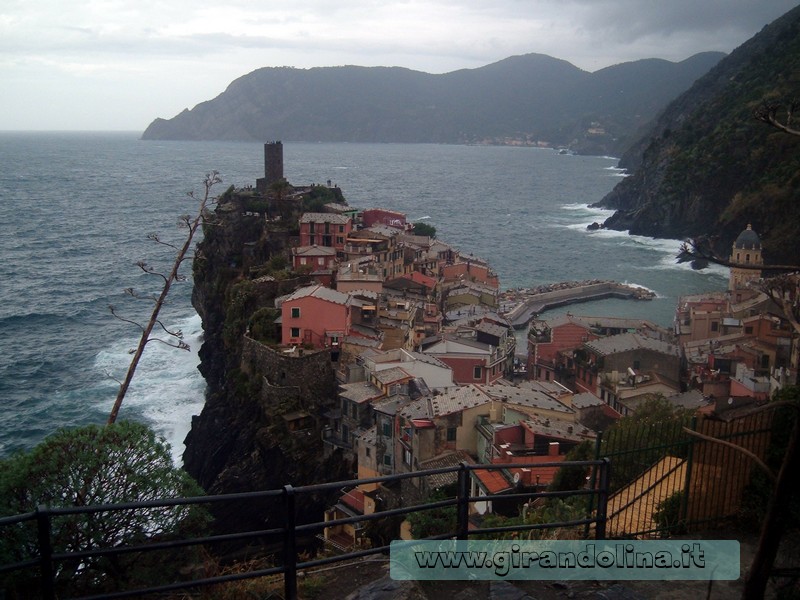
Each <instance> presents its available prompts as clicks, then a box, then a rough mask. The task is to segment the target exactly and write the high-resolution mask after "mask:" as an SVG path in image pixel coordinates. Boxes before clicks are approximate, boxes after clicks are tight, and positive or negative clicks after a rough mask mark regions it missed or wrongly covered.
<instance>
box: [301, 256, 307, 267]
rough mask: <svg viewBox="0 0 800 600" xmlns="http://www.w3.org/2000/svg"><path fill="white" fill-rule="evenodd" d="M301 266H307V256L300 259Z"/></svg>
mask: <svg viewBox="0 0 800 600" xmlns="http://www.w3.org/2000/svg"><path fill="white" fill-rule="evenodd" d="M300 264H301V265H304V264H306V257H305V256H301V257H300Z"/></svg>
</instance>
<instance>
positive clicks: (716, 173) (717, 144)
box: [597, 8, 800, 262]
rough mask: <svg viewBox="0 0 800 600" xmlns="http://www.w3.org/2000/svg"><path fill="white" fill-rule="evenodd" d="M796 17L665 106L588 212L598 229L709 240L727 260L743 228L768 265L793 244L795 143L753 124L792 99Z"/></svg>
mask: <svg viewBox="0 0 800 600" xmlns="http://www.w3.org/2000/svg"><path fill="white" fill-rule="evenodd" d="M798 72H800V8H795V9H793V10H791V11H790V12H789V13H787V14H786V15H784V16H783V17H781V18H780V19H778V20H776V21H775V22H773V23H772V24H771V25H769V26H767V27H765V28H764V29H763V30H762V31H761V32H760V33H759V34H757V35H756V36H755V37H753V38H752V39H751V40H749V41H748V42H746V43H745V44H743V45H742V46H740V47H739V48H737V49H736V50H735V51H734V52H732V53H731V54H730V55H729V56H727V57H726V58H724V59H723V60H722V61H720V62H719V64H717V66H715V67H714V68H713V69H711V71H710V72H709V73H708V74H706V75H705V76H703V77H702V78H700V79H699V80H698V81H697V82H696V83H695V84H694V85H693V86H692V87H691V88H690V89H689V90H688V91H687V92H685V93H683V94H682V95H680V96H679V97H678V98H677V99H676V100H675V101H673V102H672V103H671V104H670V105H669V106H668V107H667V108H666V110H665V111H664V112H663V113H662V114H661V116H660V117H659V118H658V119H657V121H656V123H655V125H654V127H653V128H652V129H650V130H649V131H648V132H647V133H646V134H645V135H644V136H643V137H642V138H641V139H640V140H639V142H637V143H636V144H634V145H633V146H632V148H631V150H630V151H629V152H627V153H626V154H625V155H624V156H623V157H622V160H621V161H620V166H621V167H624V168H626V169H627V170H628V171H629V172H630V173H631V175H630V176H629V177H627V178H625V179H624V180H623V181H621V182H620V183H619V184H618V185H617V186H616V187H615V188H614V189H613V190H612V191H611V192H610V193H609V194H608V195H607V196H606V197H605V198H603V199H602V200H601V201H600V202H599V203H597V206H603V207H607V208H614V209H617V212H616V213H615V214H614V215H613V216H612V217H611V218H609V219H607V220H606V221H605V223H604V224H603V226H604V227H607V228H611V229H618V230H629V231H630V233H632V234H638V235H647V236H653V237H666V238H677V239H683V238H687V237H695V236H700V235H708V236H715V237H718V238H719V240H718V249H719V251H720V252H722V253H723V254H727V252H729V251H730V245H731V243H732V242H733V239H734V238H735V237H736V235H737V234H738V233H739V232H740V231H742V230H743V229H744V228H745V227H746V226H747V224H748V223H752V225H753V228H754V229H756V230H757V231H758V232H759V235H761V237H762V240H763V242H764V252H765V256H767V257H768V260H770V261H771V262H792V261H793V260H795V259H796V257H797V256H798V254H800V252H798V250H800V245H799V243H798V240H800V202H799V201H798V200H800V195H799V194H800V192H799V191H798V190H800V137H798V136H792V135H789V134H786V133H782V132H779V131H777V130H775V129H773V128H771V127H769V126H768V125H766V124H764V123H761V122H759V121H757V120H756V119H755V118H754V116H753V111H754V109H755V108H756V107H758V106H759V105H760V103H761V102H763V101H765V100H766V101H775V100H790V99H792V98H796V96H797V93H798V89H800V88H798V81H797V77H796V75H797V73H798Z"/></svg>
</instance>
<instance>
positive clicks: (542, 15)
mask: <svg viewBox="0 0 800 600" xmlns="http://www.w3.org/2000/svg"><path fill="white" fill-rule="evenodd" d="M260 4H261V5H259V4H256V5H254V4H253V3H252V2H251V1H250V0H227V1H226V0H220V1H218V2H209V1H208V0H193V1H191V2H190V1H189V0H172V1H170V2H168V3H164V2H153V1H150V0H88V1H86V2H83V3H74V2H72V1H70V0H37V2H29V1H28V0H22V1H20V0H5V1H4V3H3V6H2V8H0V77H1V78H2V81H3V84H4V86H3V92H2V93H0V129H36V130H49V129H71V130H80V129H93V130H112V129H113V130H137V131H139V130H143V129H144V128H145V127H146V126H147V125H148V124H149V122H150V121H152V119H154V118H155V117H165V118H169V117H172V116H174V115H175V114H177V113H178V112H180V111H181V110H183V109H184V108H191V107H193V106H194V105H196V104H197V103H199V102H202V101H204V100H208V99H210V98H213V97H214V96H216V95H218V94H219V93H221V92H222V91H223V90H224V89H225V87H226V86H227V85H228V83H230V82H231V81H232V80H234V79H236V78H237V77H240V76H242V75H244V74H246V73H248V72H250V71H252V70H254V69H257V68H259V67H265V66H294V67H298V68H310V67H315V66H337V65H345V64H354V65H363V66H379V65H380V66H401V67H407V68H410V69H416V70H420V71H425V72H428V73H444V72H448V71H453V70H456V69H462V68H475V67H479V66H483V65H485V64H489V63H492V62H495V61H497V60H501V59H503V58H506V57H508V56H513V55H516V54H526V53H530V52H538V53H543V54H548V55H550V56H554V57H556V58H561V59H564V60H567V61H569V62H571V63H573V64H574V65H576V66H578V67H580V68H582V69H586V70H588V71H595V70H597V69H599V68H602V67H606V66H609V65H612V64H616V63H620V62H625V61H630V60H636V59H640V58H650V57H658V58H665V59H668V60H676V61H677V60H683V59H684V58H687V57H689V56H691V55H692V54H695V53H697V52H702V51H706V50H717V51H724V52H730V51H731V50H733V49H734V48H735V47H737V46H738V45H740V44H741V43H743V42H744V41H746V40H747V39H749V38H750V37H752V36H753V35H755V33H757V32H758V31H759V30H760V29H761V28H762V27H763V26H765V25H767V24H768V23H770V22H771V21H773V20H774V19H776V18H777V17H779V16H780V15H782V14H784V13H785V12H787V11H788V10H790V9H791V8H793V7H794V6H795V5H796V1H795V0H792V1H789V0H747V1H746V0H704V2H697V1H696V0H672V1H670V2H663V1H660V0H492V1H491V2H489V1H486V0H482V1H477V0H432V1H427V2H419V1H416V0H405V1H402V0H401V1H384V0H339V1H338V2H336V3H329V2H327V1H322V0H293V1H292V2H285V3H276V2H266V3H260Z"/></svg>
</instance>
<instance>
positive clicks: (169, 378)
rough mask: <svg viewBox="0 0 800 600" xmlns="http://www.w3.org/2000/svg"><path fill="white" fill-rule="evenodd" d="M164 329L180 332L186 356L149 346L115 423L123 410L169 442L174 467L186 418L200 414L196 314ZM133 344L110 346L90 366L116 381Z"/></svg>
mask: <svg viewBox="0 0 800 600" xmlns="http://www.w3.org/2000/svg"><path fill="white" fill-rule="evenodd" d="M168 327H172V328H176V329H181V330H182V331H183V341H184V342H186V343H187V344H189V346H190V348H191V350H190V351H188V352H187V351H185V350H178V349H177V348H172V347H170V346H167V345H165V344H160V343H158V342H150V343H149V344H148V345H147V348H146V349H145V352H144V354H143V355H142V359H141V361H140V362H139V366H138V368H137V369H136V374H135V375H134V378H133V381H132V382H131V386H130V388H129V389H128V393H127V394H126V396H125V401H124V402H123V404H122V409H121V411H120V418H125V413H126V412H128V411H130V412H134V413H136V414H138V415H141V417H142V419H143V420H145V421H146V422H148V423H149V424H150V425H151V426H152V427H153V429H154V430H155V431H156V432H157V433H158V434H159V435H161V436H162V437H164V439H166V441H167V442H169V444H170V447H171V451H172V458H173V461H174V462H175V464H176V465H179V464H181V460H182V459H181V457H182V455H183V450H184V445H183V440H184V439H185V438H186V435H187V434H188V433H189V429H190V427H191V421H192V416H193V415H196V414H199V413H200V411H201V410H202V408H203V403H204V401H205V389H206V383H205V380H204V379H203V376H202V375H201V374H200V372H199V371H198V370H197V365H198V364H199V363H200V358H199V356H198V354H197V353H198V351H199V349H200V345H201V343H202V333H203V330H202V323H201V319H200V317H199V315H196V314H195V315H193V316H190V317H184V318H178V319H177V320H176V322H175V323H170V324H168ZM137 342H138V340H137V339H134V338H130V339H124V340H120V341H118V342H116V343H114V344H113V345H112V346H111V347H109V348H107V349H106V350H103V351H101V352H100V353H98V355H97V357H96V358H95V367H96V368H97V369H98V370H99V371H101V372H102V373H111V374H112V375H114V376H115V378H117V379H122V378H123V377H124V374H125V371H126V370H127V368H128V364H129V363H130V359H131V355H130V354H129V350H130V349H131V348H133V347H135V346H136V344H137ZM112 383H113V382H112ZM113 386H114V387H116V384H113ZM104 401H105V402H107V401H108V400H104Z"/></svg>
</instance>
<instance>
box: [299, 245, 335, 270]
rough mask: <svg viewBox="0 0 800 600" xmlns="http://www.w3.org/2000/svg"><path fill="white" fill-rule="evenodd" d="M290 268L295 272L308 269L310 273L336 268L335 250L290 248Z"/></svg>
mask: <svg viewBox="0 0 800 600" xmlns="http://www.w3.org/2000/svg"><path fill="white" fill-rule="evenodd" d="M292 266H293V267H294V269H295V270H298V269H300V268H301V267H309V268H310V269H311V272H312V273H313V272H314V271H322V270H328V269H331V270H333V269H335V268H336V249H335V248H331V247H328V246H298V247H297V248H292Z"/></svg>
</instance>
